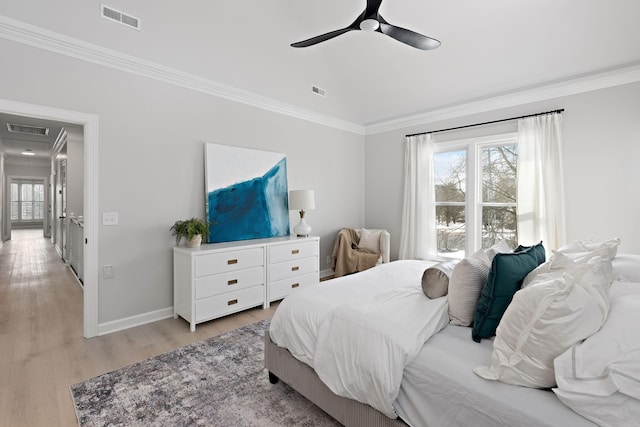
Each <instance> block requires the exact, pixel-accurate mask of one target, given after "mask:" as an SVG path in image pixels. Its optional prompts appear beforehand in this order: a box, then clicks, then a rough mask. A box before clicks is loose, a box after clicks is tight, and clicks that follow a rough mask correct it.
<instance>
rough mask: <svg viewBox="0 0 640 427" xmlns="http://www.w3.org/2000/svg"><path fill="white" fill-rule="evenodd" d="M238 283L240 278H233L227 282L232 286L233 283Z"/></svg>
mask: <svg viewBox="0 0 640 427" xmlns="http://www.w3.org/2000/svg"><path fill="white" fill-rule="evenodd" d="M237 283H238V279H233V280H229V281H228V282H227V285H229V286H231V285H236V284H237Z"/></svg>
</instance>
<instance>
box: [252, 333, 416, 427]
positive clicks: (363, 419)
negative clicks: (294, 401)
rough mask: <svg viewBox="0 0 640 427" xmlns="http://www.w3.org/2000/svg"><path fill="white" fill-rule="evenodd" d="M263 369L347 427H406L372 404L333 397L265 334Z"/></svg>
mask: <svg viewBox="0 0 640 427" xmlns="http://www.w3.org/2000/svg"><path fill="white" fill-rule="evenodd" d="M264 337H265V340H264V366H265V368H267V369H268V370H269V374H270V377H271V376H276V377H277V378H279V379H280V380H282V381H284V382H285V383H287V384H288V385H289V386H290V387H291V388H293V389H294V390H296V391H297V392H298V393H300V394H301V395H303V396H304V397H306V398H307V399H309V400H310V401H311V402H313V403H315V404H316V405H317V406H318V407H319V408H320V409H322V410H323V411H325V412H326V413H327V414H329V415H331V416H332V417H333V418H335V419H336V420H338V421H339V422H340V423H341V424H342V425H344V426H346V427H406V426H407V424H405V423H404V422H403V421H402V420H401V419H400V418H397V419H391V418H389V417H387V416H385V415H384V414H382V413H380V412H378V411H376V410H375V409H373V408H372V407H371V406H369V405H365V404H363V403H360V402H358V401H355V400H352V399H348V398H346V397H342V396H338V395H336V394H334V393H333V392H332V391H331V390H329V388H328V387H327V386H326V385H325V384H324V383H323V382H322V381H321V380H320V378H318V375H316V373H315V371H314V370H313V369H311V367H309V365H307V364H306V363H303V362H301V361H299V360H298V359H296V358H295V357H293V356H292V355H291V353H289V351H288V350H286V349H284V348H282V347H278V346H277V345H276V344H274V343H273V341H271V337H270V336H269V331H265V334H264Z"/></svg>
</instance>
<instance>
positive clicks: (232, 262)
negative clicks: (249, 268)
mask: <svg viewBox="0 0 640 427" xmlns="http://www.w3.org/2000/svg"><path fill="white" fill-rule="evenodd" d="M237 263H238V260H237V259H230V260H227V265H231V264H237Z"/></svg>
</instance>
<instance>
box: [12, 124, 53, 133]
mask: <svg viewBox="0 0 640 427" xmlns="http://www.w3.org/2000/svg"><path fill="white" fill-rule="evenodd" d="M7 130H8V131H9V132H15V133H26V134H29V135H42V136H46V135H49V128H43V127H39V126H29V125H18V124H15V123H7Z"/></svg>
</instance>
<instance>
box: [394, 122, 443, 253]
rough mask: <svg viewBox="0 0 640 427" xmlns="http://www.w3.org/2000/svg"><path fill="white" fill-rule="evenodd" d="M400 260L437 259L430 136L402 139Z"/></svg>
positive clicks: (431, 139) (431, 142) (423, 135)
mask: <svg viewBox="0 0 640 427" xmlns="http://www.w3.org/2000/svg"><path fill="white" fill-rule="evenodd" d="M404 173H405V175H404V203H403V207H402V230H401V232H400V254H399V258H400V259H433V260H435V259H437V256H438V244H437V241H436V212H435V187H434V185H433V138H432V136H431V134H422V135H416V136H409V137H407V138H406V146H405V154H404Z"/></svg>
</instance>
